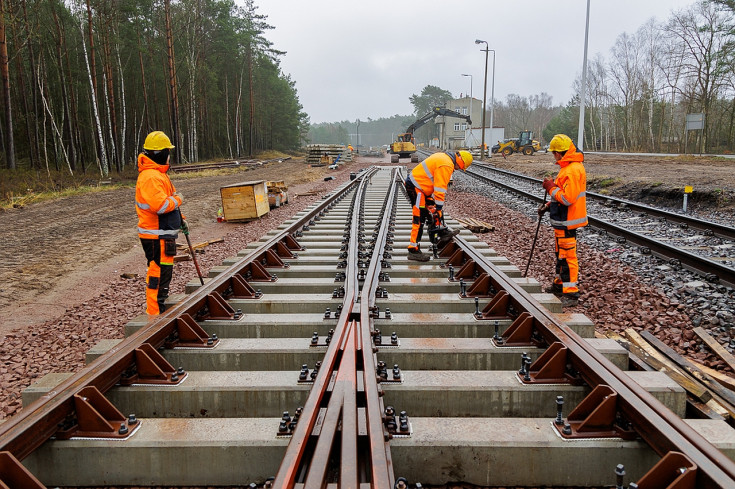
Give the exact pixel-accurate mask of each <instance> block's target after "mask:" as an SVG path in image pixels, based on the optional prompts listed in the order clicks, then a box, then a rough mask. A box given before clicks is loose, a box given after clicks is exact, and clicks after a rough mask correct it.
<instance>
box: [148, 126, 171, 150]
mask: <svg viewBox="0 0 735 489" xmlns="http://www.w3.org/2000/svg"><path fill="white" fill-rule="evenodd" d="M173 148H174V145H173V144H171V140H170V139H169V138H168V136H166V134H165V133H164V132H163V131H153V132H152V133H150V134H149V135H148V136H146V138H145V142H144V143H143V149H147V150H149V151H160V150H162V149H173Z"/></svg>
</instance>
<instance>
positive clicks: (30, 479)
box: [0, 452, 46, 489]
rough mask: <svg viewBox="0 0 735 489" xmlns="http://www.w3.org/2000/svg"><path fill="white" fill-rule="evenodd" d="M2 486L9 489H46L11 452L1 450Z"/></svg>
mask: <svg viewBox="0 0 735 489" xmlns="http://www.w3.org/2000/svg"><path fill="white" fill-rule="evenodd" d="M0 487H2V488H7V489H46V486H44V485H43V484H41V482H40V481H39V480H38V479H36V478H35V477H34V476H33V474H31V473H30V472H29V471H28V469H26V468H25V467H24V466H23V464H21V463H20V462H19V461H18V459H17V458H15V456H14V455H13V454H12V453H10V452H0Z"/></svg>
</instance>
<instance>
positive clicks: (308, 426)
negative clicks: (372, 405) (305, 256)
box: [273, 174, 371, 489]
mask: <svg viewBox="0 0 735 489" xmlns="http://www.w3.org/2000/svg"><path fill="white" fill-rule="evenodd" d="M369 175H371V174H365V175H364V177H363V178H362V179H361V181H360V185H359V188H358V189H357V191H356V192H355V196H354V199H353V207H352V211H351V216H350V219H351V222H350V234H349V235H350V239H349V245H348V248H347V249H348V251H347V267H346V269H345V275H346V278H345V297H344V301H343V303H342V313H341V314H340V316H339V319H338V322H337V326H336V327H335V329H334V336H333V338H332V341H331V342H330V344H329V347H327V351H326V353H325V355H324V359H323V360H322V366H321V368H320V369H319V373H318V374H317V377H316V379H314V384H313V386H312V388H311V391H310V392H309V396H308V397H307V399H306V403H304V410H303V412H302V414H301V416H300V418H299V422H298V423H297V424H296V428H295V430H294V432H293V434H292V436H291V440H290V442H289V444H288V447H287V448H286V453H285V455H284V456H283V459H282V461H281V465H280V467H279V468H278V472H277V473H276V477H275V480H274V482H273V487H274V488H275V489H287V488H292V487H294V486H295V485H296V484H297V483H300V482H303V481H302V480H299V475H300V474H303V473H304V472H306V475H307V477H309V473H310V472H311V470H312V469H316V471H319V473H320V474H321V477H322V479H323V475H324V473H325V471H326V461H324V460H322V461H316V463H313V462H315V461H314V460H313V459H312V457H313V455H314V453H315V452H314V450H311V451H307V448H308V446H309V444H310V441H311V436H312V433H313V432H314V427H315V426H316V424H317V421H318V419H319V418H320V410H321V407H322V405H323V403H324V402H325V400H326V399H327V396H328V393H329V388H330V386H331V381H332V377H333V374H334V372H335V370H337V369H338V365H340V364H341V360H342V358H343V354H344V345H345V343H346V341H347V336H348V333H349V331H351V330H352V329H354V328H351V327H349V325H350V323H351V317H352V311H353V308H354V307H355V302H356V297H357V292H358V284H359V282H358V279H357V276H358V267H357V261H358V240H357V239H356V238H357V235H358V233H359V219H358V217H359V215H358V213H359V201H361V199H362V194H363V193H364V191H365V188H366V182H367V179H368V178H369ZM355 207H357V208H358V209H357V210H356V209H355ZM331 395H332V396H333V397H334V400H335V401H337V400H339V401H340V403H339V405H338V406H334V405H333V404H332V402H331V399H329V400H328V404H327V408H328V409H327V411H328V412H331V413H332V415H333V414H334V413H335V410H336V408H341V400H342V399H341V398H342V396H343V392H342V389H341V386H340V388H338V389H337V392H334V391H332V392H331ZM330 408H331V409H330ZM336 414H337V416H338V415H339V413H336ZM326 421H331V420H326ZM337 421H339V417H337V418H336V420H335V421H334V426H336V422H337ZM330 424H331V423H330ZM324 440H328V441H329V444H330V446H329V448H328V449H327V450H326V453H327V455H328V454H329V453H330V452H331V443H332V442H333V440H332V438H328V437H327V436H325V437H324ZM319 443H323V442H322V441H321V437H320V439H319V440H318V442H317V444H319ZM322 479H320V481H321V480H322ZM307 480H309V481H310V482H312V483H313V479H307Z"/></svg>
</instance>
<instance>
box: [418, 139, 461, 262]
mask: <svg viewBox="0 0 735 489" xmlns="http://www.w3.org/2000/svg"><path fill="white" fill-rule="evenodd" d="M471 164H472V153H470V152H469V151H459V152H451V153H450V152H447V153H435V154H433V155H431V156H429V157H428V158H426V159H425V160H424V161H422V162H421V163H419V164H418V165H416V167H415V168H414V169H413V170H412V171H411V173H410V174H409V175H408V177H407V178H406V191H407V192H408V197H409V198H410V199H411V203H412V204H413V221H412V226H411V242H410V243H409V244H408V259H409V260H414V261H429V259H430V258H431V257H430V256H429V255H428V254H426V253H422V252H421V246H420V245H421V236H422V235H423V232H424V221H427V220H429V219H431V223H432V224H433V225H438V224H439V223H441V220H442V209H443V207H444V201H445V196H446V193H447V186H448V185H449V179H450V178H451V176H452V173H454V170H456V169H457V168H459V169H461V170H463V171H464V170H466V169H467V168H468V167H469V166H470V165H471ZM458 232H459V231H450V230H448V229H445V230H444V231H443V232H442V233H440V234H439V245H440V246H441V245H442V243H444V244H445V243H447V242H448V241H449V240H451V239H452V237H453V236H455V235H456V234H457V233H458Z"/></svg>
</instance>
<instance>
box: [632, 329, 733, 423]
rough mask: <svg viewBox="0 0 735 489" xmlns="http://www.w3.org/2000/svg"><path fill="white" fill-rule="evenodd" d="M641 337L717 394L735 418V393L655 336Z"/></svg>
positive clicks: (646, 335) (647, 334)
mask: <svg viewBox="0 0 735 489" xmlns="http://www.w3.org/2000/svg"><path fill="white" fill-rule="evenodd" d="M641 336H642V337H643V338H645V339H646V341H648V342H649V343H651V345H653V347H654V348H656V349H657V350H658V351H660V352H661V353H663V354H664V355H666V356H667V357H669V358H670V359H671V361H673V362H674V363H675V364H676V365H678V366H679V367H681V368H682V369H684V370H686V371H687V372H688V373H689V374H690V375H691V376H692V377H694V378H695V379H697V380H699V381H700V382H701V383H702V384H704V385H705V387H707V388H708V389H709V390H710V392H712V393H713V394H716V398H721V399H717V401H718V402H719V403H720V404H722V406H723V407H724V408H725V409H727V410H728V412H729V413H730V415H731V416H734V417H735V393H733V392H732V391H730V390H728V389H725V388H724V387H722V386H721V385H720V384H719V383H718V382H717V381H716V380H714V379H713V378H712V377H710V376H709V375H707V374H705V373H704V372H702V371H701V370H700V369H699V368H697V366H696V365H695V364H694V362H692V361H690V360H689V359H687V358H684V357H682V356H681V355H679V354H678V353H676V352H675V351H674V350H673V349H672V348H671V347H669V346H668V345H666V344H665V343H664V342H663V341H661V340H659V339H658V338H656V337H655V336H654V335H653V334H651V333H649V332H648V331H642V332H641Z"/></svg>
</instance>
